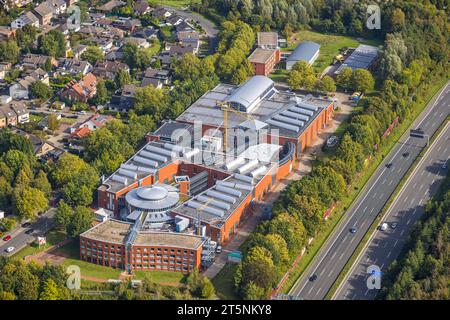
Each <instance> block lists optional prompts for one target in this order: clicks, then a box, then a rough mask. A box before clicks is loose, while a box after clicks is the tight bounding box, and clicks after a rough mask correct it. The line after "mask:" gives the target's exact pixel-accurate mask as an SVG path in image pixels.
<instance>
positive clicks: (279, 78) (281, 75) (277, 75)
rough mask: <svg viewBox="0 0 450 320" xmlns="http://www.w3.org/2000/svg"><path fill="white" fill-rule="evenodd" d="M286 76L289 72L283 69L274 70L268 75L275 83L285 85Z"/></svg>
mask: <svg viewBox="0 0 450 320" xmlns="http://www.w3.org/2000/svg"><path fill="white" fill-rule="evenodd" d="M288 75H289V71H287V70H285V69H276V70H274V71H273V72H272V73H271V74H270V75H269V77H270V79H272V80H273V81H275V82H283V83H286V82H287V78H288Z"/></svg>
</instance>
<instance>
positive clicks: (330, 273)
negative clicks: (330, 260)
mask: <svg viewBox="0 0 450 320" xmlns="http://www.w3.org/2000/svg"><path fill="white" fill-rule="evenodd" d="M332 274H333V270H331V271H330V272H329V273H328V276H327V278H329V277H331V275H332Z"/></svg>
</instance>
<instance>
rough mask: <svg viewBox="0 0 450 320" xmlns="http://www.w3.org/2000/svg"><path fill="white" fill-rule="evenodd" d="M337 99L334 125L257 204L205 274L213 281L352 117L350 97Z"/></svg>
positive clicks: (344, 96)
mask: <svg viewBox="0 0 450 320" xmlns="http://www.w3.org/2000/svg"><path fill="white" fill-rule="evenodd" d="M336 98H337V99H338V102H337V106H338V107H339V110H338V111H336V113H335V115H334V118H333V121H332V123H331V124H330V125H329V127H327V128H325V129H324V130H323V131H322V132H321V133H320V134H319V135H318V136H317V139H316V141H315V142H314V144H313V145H312V146H311V147H309V148H308V149H306V150H305V152H304V153H303V154H302V155H301V157H300V159H299V165H298V168H297V169H295V170H293V171H292V172H291V173H290V174H289V175H288V176H287V178H286V179H282V180H280V181H279V182H278V183H277V184H275V186H274V187H273V188H272V190H271V191H270V193H269V195H268V197H267V198H266V199H265V201H264V202H262V203H259V204H257V207H256V209H255V210H254V213H253V215H252V216H251V217H249V218H248V219H247V221H245V222H244V224H243V225H242V226H240V228H239V229H238V232H237V233H236V235H235V236H234V238H233V239H232V240H231V241H230V242H229V243H228V244H227V245H226V246H225V247H224V248H223V251H222V253H221V254H219V255H218V256H217V257H216V259H215V261H214V262H213V264H212V265H211V266H210V267H209V268H208V269H207V270H206V271H205V272H204V273H203V274H204V275H205V276H207V277H208V278H210V279H212V278H214V277H215V276H216V275H217V274H218V273H219V272H220V270H222V268H223V267H224V266H225V264H226V263H227V258H228V253H229V252H230V251H235V250H238V249H239V247H240V246H241V245H242V244H243V243H244V242H245V240H246V239H247V237H248V236H249V235H250V233H251V232H252V231H253V230H254V229H255V227H256V226H257V225H258V224H259V223H260V222H261V220H262V210H261V208H262V207H263V206H264V205H271V204H273V203H274V202H275V201H276V200H277V199H278V197H279V196H280V193H281V192H282V191H283V190H284V189H285V188H286V187H287V186H288V184H289V183H290V182H291V181H295V180H300V179H301V177H303V176H305V175H306V174H308V173H309V172H311V168H312V167H311V161H312V160H314V159H315V157H317V156H320V155H322V146H323V144H324V143H325V141H326V140H327V139H328V138H329V137H330V136H331V135H332V134H333V133H334V132H335V131H336V129H337V128H338V126H339V125H340V124H341V123H342V122H344V121H345V120H346V119H347V118H348V117H349V116H350V113H351V111H352V107H351V106H350V105H349V104H348V103H346V101H348V95H345V94H341V93H337V94H336ZM342 102H343V103H342Z"/></svg>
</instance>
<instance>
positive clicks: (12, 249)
mask: <svg viewBox="0 0 450 320" xmlns="http://www.w3.org/2000/svg"><path fill="white" fill-rule="evenodd" d="M14 249H15V248H14V247H8V248H7V249H6V250H5V251H6V252H7V253H10V252H13V251H14Z"/></svg>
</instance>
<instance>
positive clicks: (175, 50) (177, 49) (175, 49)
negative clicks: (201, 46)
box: [169, 45, 196, 57]
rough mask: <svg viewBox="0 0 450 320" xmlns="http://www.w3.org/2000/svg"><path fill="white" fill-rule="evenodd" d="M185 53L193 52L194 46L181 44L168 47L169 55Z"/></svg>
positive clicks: (179, 55) (177, 55)
mask: <svg viewBox="0 0 450 320" xmlns="http://www.w3.org/2000/svg"><path fill="white" fill-rule="evenodd" d="M186 53H192V54H195V53H196V51H195V48H194V47H191V46H183V45H174V46H171V47H170V49H169V54H170V56H171V57H182V56H184V55H185V54H186Z"/></svg>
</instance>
